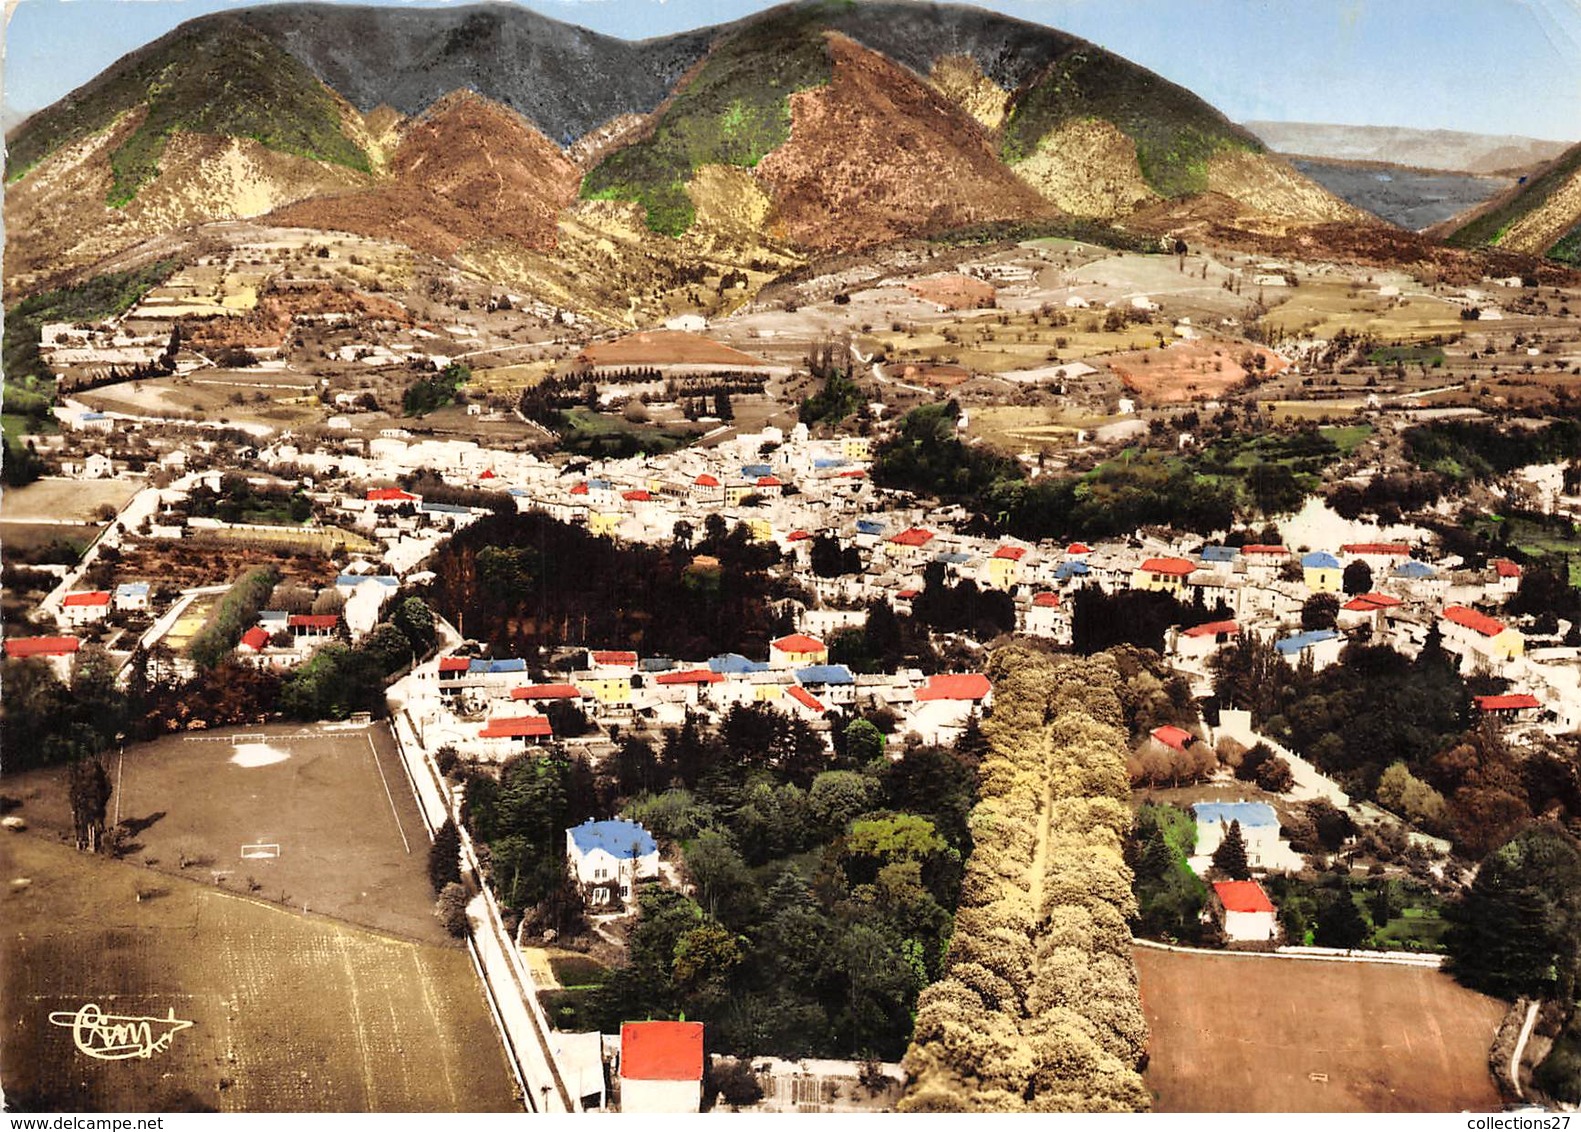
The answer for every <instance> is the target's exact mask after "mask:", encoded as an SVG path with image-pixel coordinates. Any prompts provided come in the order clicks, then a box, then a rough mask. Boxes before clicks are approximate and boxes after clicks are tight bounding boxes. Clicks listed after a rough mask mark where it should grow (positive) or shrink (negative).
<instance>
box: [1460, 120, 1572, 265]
mask: <svg viewBox="0 0 1581 1132" xmlns="http://www.w3.org/2000/svg"><path fill="white" fill-rule="evenodd" d="M1444 234H1445V235H1446V236H1447V240H1448V242H1449V243H1450V244H1453V245H1455V246H1457V247H1495V248H1500V249H1502V250H1505V251H1513V252H1526V253H1528V254H1531V255H1547V256H1549V257H1550V258H1553V259H1557V260H1560V261H1561V262H1564V263H1570V264H1575V265H1578V266H1581V145H1576V146H1573V147H1571V148H1570V149H1568V150H1566V151H1565V152H1564V153H1563V154H1561V155H1560V156H1559V157H1558V158H1557V159H1556V160H1554V161H1552V162H1550V163H1549V164H1548V165H1547V166H1546V167H1544V168H1543V169H1542V170H1540V171H1539V172H1537V173H1535V174H1533V175H1532V176H1530V177H1527V178H1526V179H1525V180H1524V181H1523V182H1522V183H1519V184H1517V185H1516V186H1515V187H1514V188H1513V189H1511V190H1510V191H1509V192H1507V193H1503V194H1501V195H1500V196H1497V197H1495V198H1494V199H1493V200H1492V201H1490V202H1489V203H1488V204H1487V205H1486V206H1484V207H1483V208H1482V209H1481V210H1480V211H1478V213H1477V214H1476V215H1475V216H1473V217H1472V218H1471V219H1470V220H1468V221H1466V222H1464V223H1462V224H1460V225H1459V226H1458V227H1455V228H1454V229H1453V231H1450V232H1448V233H1444Z"/></svg>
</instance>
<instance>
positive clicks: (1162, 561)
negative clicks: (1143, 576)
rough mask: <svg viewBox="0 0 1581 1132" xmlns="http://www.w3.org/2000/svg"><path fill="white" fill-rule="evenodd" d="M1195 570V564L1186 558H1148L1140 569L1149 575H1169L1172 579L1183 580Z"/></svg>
mask: <svg viewBox="0 0 1581 1132" xmlns="http://www.w3.org/2000/svg"><path fill="white" fill-rule="evenodd" d="M1196 568H1197V564H1196V563H1195V562H1192V561H1191V560H1190V559H1188V558H1149V559H1148V560H1147V561H1145V562H1143V563H1142V569H1144V570H1146V571H1147V572H1148V573H1149V574H1169V575H1171V576H1173V577H1177V578H1184V577H1185V576H1186V575H1187V574H1189V573H1191V572H1192V571H1193V570H1195V569H1196Z"/></svg>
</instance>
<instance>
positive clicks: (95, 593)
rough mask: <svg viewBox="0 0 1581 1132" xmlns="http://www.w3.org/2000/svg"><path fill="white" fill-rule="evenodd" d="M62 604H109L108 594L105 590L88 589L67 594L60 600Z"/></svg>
mask: <svg viewBox="0 0 1581 1132" xmlns="http://www.w3.org/2000/svg"><path fill="white" fill-rule="evenodd" d="M61 604H62V605H86V606H94V605H109V604H110V594H109V592H108V591H106V590H90V591H85V592H83V593H75V594H67V595H66V596H65V597H64V598H63V599H62V600H61Z"/></svg>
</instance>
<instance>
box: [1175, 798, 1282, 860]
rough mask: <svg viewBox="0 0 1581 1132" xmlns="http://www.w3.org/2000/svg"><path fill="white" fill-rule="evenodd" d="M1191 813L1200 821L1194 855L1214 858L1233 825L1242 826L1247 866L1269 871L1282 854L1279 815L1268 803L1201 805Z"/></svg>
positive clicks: (1204, 803)
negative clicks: (1273, 861) (1215, 852)
mask: <svg viewBox="0 0 1581 1132" xmlns="http://www.w3.org/2000/svg"><path fill="white" fill-rule="evenodd" d="M1191 810H1192V813H1194V814H1195V815H1196V818H1197V847H1196V849H1195V850H1194V851H1193V855H1194V856H1196V857H1211V856H1212V855H1213V851H1214V850H1215V849H1217V848H1218V847H1219V842H1220V841H1222V840H1223V839H1224V835H1225V834H1226V833H1228V832H1229V831H1230V825H1231V823H1233V822H1240V823H1241V838H1242V840H1244V841H1245V842H1246V863H1247V864H1249V865H1251V866H1252V867H1253V868H1254V869H1255V868H1266V867H1268V864H1269V862H1270V861H1271V860H1273V859H1275V858H1276V857H1277V856H1278V855H1279V815H1278V814H1276V813H1275V812H1274V808H1273V807H1272V806H1270V805H1269V804H1268V803H1267V802H1197V803H1195V804H1194V805H1193V806H1192V807H1191Z"/></svg>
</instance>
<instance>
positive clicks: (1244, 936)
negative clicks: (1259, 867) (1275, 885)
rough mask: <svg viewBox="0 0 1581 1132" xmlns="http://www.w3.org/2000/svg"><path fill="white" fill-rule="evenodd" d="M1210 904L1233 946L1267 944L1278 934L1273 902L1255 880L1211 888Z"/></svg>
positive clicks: (1224, 882) (1235, 881)
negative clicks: (1211, 903) (1212, 904)
mask: <svg viewBox="0 0 1581 1132" xmlns="http://www.w3.org/2000/svg"><path fill="white" fill-rule="evenodd" d="M1213 903H1214V906H1215V908H1217V910H1218V912H1219V922H1220V925H1221V926H1222V927H1223V928H1224V935H1225V937H1226V938H1228V939H1229V940H1230V941H1231V942H1232V943H1267V942H1268V941H1269V940H1272V939H1274V938H1276V937H1277V936H1278V934H1279V921H1278V918H1277V916H1276V914H1275V909H1274V905H1273V901H1271V900H1269V899H1268V894H1267V893H1266V892H1264V891H1263V886H1262V885H1260V884H1258V883H1257V882H1256V881H1255V880H1226V881H1220V882H1218V883H1217V884H1215V885H1214V886H1213Z"/></svg>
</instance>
